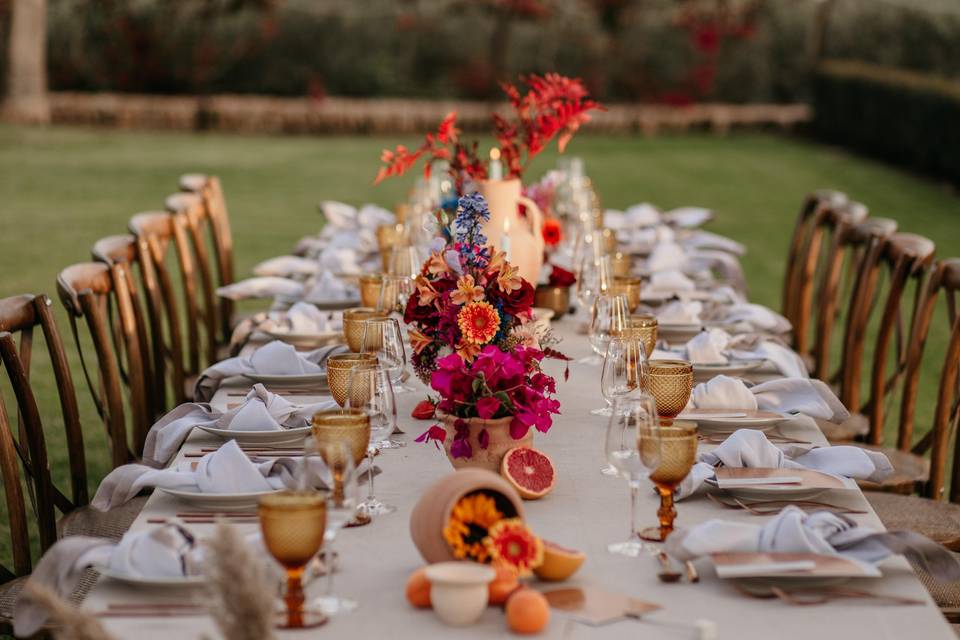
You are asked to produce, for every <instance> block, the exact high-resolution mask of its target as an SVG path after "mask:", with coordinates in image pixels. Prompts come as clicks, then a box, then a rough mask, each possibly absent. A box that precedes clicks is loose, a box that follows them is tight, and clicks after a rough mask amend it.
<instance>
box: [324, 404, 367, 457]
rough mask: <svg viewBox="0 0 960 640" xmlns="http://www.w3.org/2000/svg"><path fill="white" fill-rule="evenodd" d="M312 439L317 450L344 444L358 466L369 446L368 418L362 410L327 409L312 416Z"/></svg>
mask: <svg viewBox="0 0 960 640" xmlns="http://www.w3.org/2000/svg"><path fill="white" fill-rule="evenodd" d="M312 422H313V424H312V429H311V430H312V432H313V439H314V441H315V442H316V446H317V448H318V449H323V448H324V447H327V446H329V445H335V444H339V443H346V444H347V446H349V447H350V453H351V454H352V456H353V464H354V465H359V464H360V463H361V462H362V461H363V458H364V456H366V455H367V447H368V446H369V445H370V416H368V415H367V414H366V412H364V411H363V410H362V409H328V410H326V411H318V412H317V413H315V414H313V421H312Z"/></svg>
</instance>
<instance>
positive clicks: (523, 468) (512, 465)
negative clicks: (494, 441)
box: [500, 447, 557, 500]
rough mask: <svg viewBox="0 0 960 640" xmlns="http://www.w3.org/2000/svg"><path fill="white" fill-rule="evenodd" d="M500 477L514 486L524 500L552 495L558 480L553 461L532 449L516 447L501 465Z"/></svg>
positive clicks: (504, 457) (506, 455) (504, 458)
mask: <svg viewBox="0 0 960 640" xmlns="http://www.w3.org/2000/svg"><path fill="white" fill-rule="evenodd" d="M500 475H502V476H503V477H504V478H506V479H507V482H509V483H510V484H512V485H513V488H514V489H516V490H517V493H519V494H520V497H521V498H523V499H524V500H536V499H537V498H542V497H543V496H545V495H547V494H548V493H550V491H551V490H552V489H553V484H554V482H556V479H557V471H556V469H554V468H553V461H552V460H550V457H549V456H548V455H547V454H545V453H543V452H542V451H537V450H536V449H533V448H532V447H514V448H513V449H510V450H509V451H507V453H506V454H505V455H504V456H503V462H501V463H500Z"/></svg>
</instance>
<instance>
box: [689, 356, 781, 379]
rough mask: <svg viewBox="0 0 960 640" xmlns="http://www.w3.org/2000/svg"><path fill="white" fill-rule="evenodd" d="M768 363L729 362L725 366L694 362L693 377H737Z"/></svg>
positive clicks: (750, 361) (753, 361)
mask: <svg viewBox="0 0 960 640" xmlns="http://www.w3.org/2000/svg"><path fill="white" fill-rule="evenodd" d="M766 362H767V361H766V360H728V361H727V362H724V363H723V364H703V363H696V362H694V363H693V376H694V377H695V378H698V379H702V380H705V379H707V378H712V377H713V376H719V375H725V376H734V377H736V376H739V375H741V374H744V373H747V372H748V371H753V370H755V369H759V368H760V367H762V366H763V365H764V364H766Z"/></svg>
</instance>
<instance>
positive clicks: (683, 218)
mask: <svg viewBox="0 0 960 640" xmlns="http://www.w3.org/2000/svg"><path fill="white" fill-rule="evenodd" d="M711 218H713V211H711V210H710V209H704V208H703V207H677V208H676V209H671V210H670V211H667V212H666V213H664V214H663V215H662V216H661V219H662V220H663V221H664V222H666V223H667V224H670V225H673V226H674V227H681V228H683V229H690V228H693V227H699V226H700V225H702V224H703V223H705V222H707V221H708V220H710V219H711Z"/></svg>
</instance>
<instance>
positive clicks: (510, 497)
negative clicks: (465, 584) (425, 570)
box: [410, 469, 523, 563]
mask: <svg viewBox="0 0 960 640" xmlns="http://www.w3.org/2000/svg"><path fill="white" fill-rule="evenodd" d="M480 491H482V492H484V493H486V494H488V495H490V496H491V497H492V498H493V499H494V500H495V501H496V503H497V509H498V510H499V511H500V512H501V513H502V514H503V515H504V517H506V518H520V519H521V520H522V519H523V501H522V500H521V499H520V495H519V494H518V493H517V491H516V489H514V488H513V487H512V486H511V485H510V483H509V482H507V481H506V480H504V479H503V478H502V477H501V476H500V475H499V474H497V473H493V472H492V471H487V470H485V469H461V470H460V471H455V472H453V473H450V474H447V475H445V476H443V477H442V478H440V479H439V480H437V481H436V482H435V483H433V484H432V485H431V486H430V488H429V489H427V490H426V491H424V492H423V495H422V496H420V500H419V501H418V502H417V504H416V506H414V507H413V511H412V512H411V514H410V537H411V538H412V539H413V544H414V545H415V546H416V547H417V551H419V552H420V555H421V556H423V559H424V560H426V561H427V562H428V563H434V562H446V561H449V560H456V559H457V558H454V557H453V552H451V551H450V545H448V544H447V541H446V540H444V539H443V528H444V527H445V526H447V522H448V521H449V520H450V514H451V513H452V512H453V508H454V507H455V506H456V505H457V502H458V501H459V500H460V498H462V497H464V496H466V495H468V494H471V493H477V492H480Z"/></svg>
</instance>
